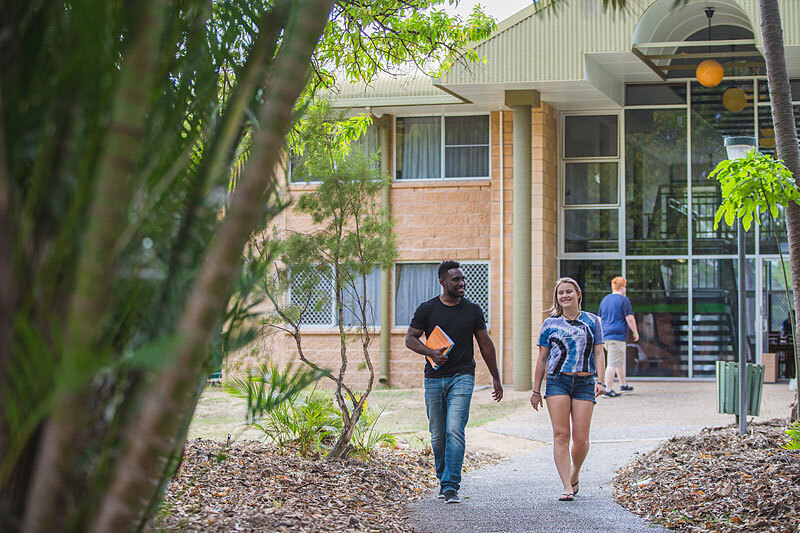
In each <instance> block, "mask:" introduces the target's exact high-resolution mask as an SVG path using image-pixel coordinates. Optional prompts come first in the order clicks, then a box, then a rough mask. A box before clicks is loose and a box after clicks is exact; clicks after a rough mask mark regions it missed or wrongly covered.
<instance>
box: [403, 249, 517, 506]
mask: <svg viewBox="0 0 800 533" xmlns="http://www.w3.org/2000/svg"><path fill="white" fill-rule="evenodd" d="M438 274H439V284H440V285H441V286H442V294H441V295H440V296H437V297H435V298H432V299H430V300H428V301H426V302H423V303H422V304H420V306H419V307H417V310H416V311H415V312H414V318H412V319H411V325H410V326H409V328H408V332H407V333H406V347H407V348H408V349H410V350H412V351H414V352H416V353H418V354H420V355H424V356H425V357H426V358H430V359H431V360H432V361H433V363H434V365H436V366H437V367H438V368H436V369H435V368H434V366H432V365H431V363H430V361H427V359H426V363H425V407H426V409H427V412H428V423H429V428H430V432H431V447H432V448H433V457H434V463H435V467H436V477H437V478H438V479H439V484H440V488H439V497H440V498H444V501H445V503H460V501H461V500H460V499H459V496H458V491H459V489H460V488H461V468H462V465H463V463H464V451H465V448H466V440H465V435H464V428H465V427H466V425H467V420H469V408H470V402H471V400H472V391H473V388H474V386H475V358H474V350H473V344H472V338H473V336H474V337H475V339H476V340H477V341H478V347H479V348H480V351H481V356H482V357H483V360H484V362H485V363H486V366H487V367H488V368H489V373H490V374H491V375H492V386H493V388H494V390H493V392H492V399H493V400H494V401H496V402H499V401H500V400H502V399H503V385H502V384H501V382H500V374H499V373H498V371H497V362H496V354H495V348H494V343H493V342H492V339H491V338H490V337H489V334H488V333H487V329H486V320H485V318H484V316H483V310H482V309H481V308H480V306H479V305H477V304H475V303H473V302H471V301H470V300H468V299H467V298H464V292H465V289H466V278H465V277H464V272H463V271H462V270H461V265H460V264H459V263H458V262H457V261H442V263H441V264H440V265H439V272H438ZM436 326H439V327H440V328H441V329H442V330H443V331H444V332H445V333H446V334H447V336H448V337H450V339H451V340H452V342H453V346H452V348H451V349H450V351H449V352H448V353H447V355H444V352H445V349H444V348H439V349H437V350H433V349H431V348H428V347H427V346H425V344H424V343H423V342H422V340H421V339H420V337H421V336H422V334H423V333H424V334H425V337H426V338H428V337H429V336H430V335H431V332H432V331H433V329H434V328H435V327H436Z"/></svg>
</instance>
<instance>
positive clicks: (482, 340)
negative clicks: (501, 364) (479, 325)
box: [475, 329, 503, 402]
mask: <svg viewBox="0 0 800 533" xmlns="http://www.w3.org/2000/svg"><path fill="white" fill-rule="evenodd" d="M475 338H476V339H477V341H478V348H480V350H481V357H483V360H484V362H485V363H486V366H487V367H488V368H489V373H490V374H491V375H492V387H493V388H494V391H492V399H493V400H494V401H496V402H499V401H500V400H502V399H503V384H502V381H501V380H500V373H499V372H498V371H497V353H496V352H495V349H494V343H493V342H492V338H491V337H490V336H489V330H487V329H479V330H478V331H476V332H475Z"/></svg>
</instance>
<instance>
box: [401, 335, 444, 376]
mask: <svg viewBox="0 0 800 533" xmlns="http://www.w3.org/2000/svg"><path fill="white" fill-rule="evenodd" d="M423 333H425V332H424V331H422V330H421V329H416V328H412V327H411V326H409V327H408V331H407V332H406V348H408V349H409V350H411V351H412V352H417V353H418V354H421V355H424V356H426V357H430V358H431V359H432V360H433V362H434V364H436V365H438V366H442V365H443V364H445V363H446V362H447V356H446V355H442V353H443V352H444V348H439V349H437V350H431V349H430V348H428V347H427V346H425V344H424V343H423V342H422V340H421V339H420V337H422V334H423Z"/></svg>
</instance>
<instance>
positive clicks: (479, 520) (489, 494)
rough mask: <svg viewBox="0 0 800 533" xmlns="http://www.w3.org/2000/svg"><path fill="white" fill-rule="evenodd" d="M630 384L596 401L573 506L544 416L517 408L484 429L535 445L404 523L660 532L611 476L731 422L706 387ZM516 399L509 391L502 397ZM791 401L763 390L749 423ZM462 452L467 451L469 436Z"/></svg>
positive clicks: (423, 506) (776, 414)
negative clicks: (619, 496) (621, 494)
mask: <svg viewBox="0 0 800 533" xmlns="http://www.w3.org/2000/svg"><path fill="white" fill-rule="evenodd" d="M631 384H632V385H634V388H635V390H634V391H633V392H630V393H625V394H624V395H623V396H622V397H620V398H600V399H599V400H598V403H597V406H596V408H595V414H594V417H593V420H592V433H591V438H590V441H591V448H590V451H589V456H588V457H587V459H586V463H585V464H584V467H583V470H582V472H581V485H580V492H579V494H578V495H577V496H576V497H575V501H573V502H559V501H557V499H558V496H559V494H560V493H561V483H560V481H559V480H558V475H557V473H556V469H555V465H554V464H553V455H552V454H553V447H552V432H551V428H550V421H549V417H548V415H547V412H546V411H544V412H543V411H541V410H540V411H539V412H538V413H536V412H534V411H533V410H532V409H527V410H522V409H521V410H519V411H516V412H514V413H512V414H510V415H509V416H506V417H505V418H502V419H499V420H495V421H494V422H492V423H490V424H487V425H486V426H485V428H484V429H485V430H486V431H488V432H490V433H491V434H493V435H496V438H497V439H498V440H503V439H514V438H522V439H526V440H528V441H539V443H540V444H539V446H538V447H537V448H536V449H534V450H533V451H527V452H525V453H523V454H522V455H519V456H517V457H514V458H513V459H510V460H508V461H504V462H502V463H500V464H497V465H495V466H492V467H488V468H484V469H482V470H478V471H475V472H472V473H469V474H466V475H465V476H464V478H463V480H462V486H461V491H460V495H461V499H462V501H463V503H461V504H460V505H446V504H444V503H443V502H442V501H441V500H438V499H437V497H436V496H437V491H432V492H431V494H430V495H429V496H428V497H426V498H424V499H422V500H420V501H418V502H416V503H415V504H414V505H412V506H411V507H410V509H409V512H410V516H411V520H412V523H413V524H414V526H415V527H417V528H418V529H419V530H421V531H429V532H457V533H466V532H539V531H541V532H562V531H563V532H580V531H626V532H628V531H630V532H637V531H647V532H654V531H667V530H665V529H662V528H658V527H654V526H650V525H649V524H648V523H647V522H646V521H644V520H643V519H641V518H639V517H637V516H636V515H634V514H632V513H630V512H628V511H626V510H625V509H623V508H622V507H620V506H619V505H618V504H617V503H615V502H614V498H613V487H612V485H611V480H612V479H613V478H614V476H615V473H616V470H617V469H618V468H620V467H621V466H623V465H625V464H627V463H629V462H630V461H631V460H632V459H633V458H634V456H635V455H636V454H637V453H645V452H647V451H649V450H651V449H653V448H655V447H656V446H658V444H659V443H660V442H662V441H663V440H666V439H668V438H670V437H672V436H677V435H691V434H696V433H698V432H699V431H700V430H702V429H703V428H704V427H715V426H722V425H727V424H731V423H733V422H734V417H733V415H720V414H718V413H716V405H715V396H714V383H709V382H692V383H688V382H633V381H632V382H631ZM615 389H617V390H618V386H615ZM476 394H488V391H476ZM520 394H521V393H514V392H509V393H507V397H508V396H513V397H516V396H517V395H520ZM793 398H794V393H793V392H789V391H788V388H787V386H786V384H785V383H780V384H766V385H764V395H763V401H762V407H761V415H760V416H759V417H756V418H755V420H756V421H758V420H767V419H770V418H783V417H785V416H787V414H788V412H789V407H788V405H789V403H791V401H792V400H793ZM484 440H485V439H484ZM542 443H544V444H543V445H542ZM467 446H468V447H469V446H470V442H469V434H468V436H467Z"/></svg>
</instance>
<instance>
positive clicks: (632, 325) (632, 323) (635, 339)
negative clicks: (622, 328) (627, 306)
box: [625, 315, 639, 342]
mask: <svg viewBox="0 0 800 533" xmlns="http://www.w3.org/2000/svg"><path fill="white" fill-rule="evenodd" d="M625 322H627V323H628V327H629V328H631V333H633V342H638V341H639V330H638V329H636V319H635V318H634V317H633V315H625Z"/></svg>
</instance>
